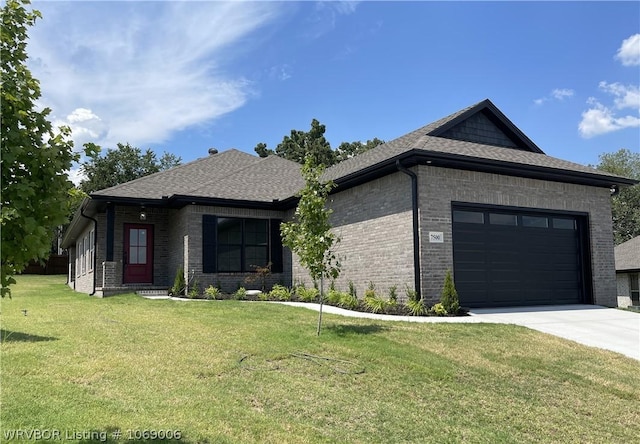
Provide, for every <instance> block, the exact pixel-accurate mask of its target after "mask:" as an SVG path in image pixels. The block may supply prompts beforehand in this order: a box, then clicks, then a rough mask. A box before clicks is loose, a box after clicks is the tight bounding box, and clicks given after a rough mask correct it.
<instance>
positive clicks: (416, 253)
mask: <svg viewBox="0 0 640 444" xmlns="http://www.w3.org/2000/svg"><path fill="white" fill-rule="evenodd" d="M396 168H398V171H400V172H402V173H404V174H406V175H408V176H409V177H411V206H412V211H413V274H414V277H415V283H414V285H415V290H416V294H417V295H418V300H421V299H422V295H421V291H420V288H421V284H420V275H421V269H420V223H419V220H418V176H417V175H416V173H414V172H413V171H411V170H408V169H407V168H405V167H404V166H402V164H401V163H400V159H397V160H396Z"/></svg>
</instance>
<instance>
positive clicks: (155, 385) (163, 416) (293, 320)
mask: <svg viewBox="0 0 640 444" xmlns="http://www.w3.org/2000/svg"><path fill="white" fill-rule="evenodd" d="M1 310H2V312H1V316H2V319H1V320H2V331H1V332H0V334H1V335H2V345H1V353H2V355H1V358H2V359H1V381H0V382H1V387H2V392H1V402H2V405H1V407H2V409H1V412H0V424H1V428H2V430H1V432H0V433H2V436H1V437H0V441H1V442H10V441H11V439H8V437H9V435H7V433H10V432H11V431H15V430H18V429H19V430H22V431H29V430H45V429H48V430H58V431H60V433H61V436H62V438H64V437H65V434H66V436H68V437H69V439H68V441H75V442H92V441H91V438H87V437H86V435H84V436H83V435H82V434H83V433H85V434H86V433H89V432H94V435H93V436H94V438H95V436H98V434H99V433H100V432H106V436H107V438H108V441H109V442H120V441H118V440H116V439H114V436H116V435H113V434H114V433H115V432H116V430H120V431H121V432H122V435H121V441H122V442H125V438H128V437H134V438H135V437H136V434H137V437H138V438H139V439H138V441H140V440H142V439H144V437H143V435H142V433H143V431H145V430H146V431H148V432H147V433H149V432H155V433H156V434H157V433H158V432H160V431H176V430H178V431H180V437H181V439H180V440H176V441H175V442H181V443H197V442H210V443H213V442H221V443H227V442H228V443H249V442H273V443H287V442H290V443H305V442H340V443H343V442H380V443H391V442H419V443H425V442H433V443H455V442H473V443H477V442H481V443H496V442H513V443H522V442H536V443H537V442H550V443H557V442H576V443H588V442H593V443H602V442H620V443H622V442H634V441H635V440H636V439H637V430H638V429H637V426H638V424H640V409H639V408H638V405H640V372H639V371H638V368H639V367H638V361H635V360H633V359H630V358H627V357H624V356H622V355H618V354H616V353H613V352H608V351H603V350H599V349H594V348H589V347H586V346H582V345H579V344H577V343H573V342H570V341H566V340H563V339H560V338H556V337H553V336H549V335H545V334H542V333H538V332H535V331H532V330H528V329H526V328H523V327H517V326H509V325H490V324H416V323H402V322H393V323H385V322H373V321H370V320H358V319H351V318H349V319H347V318H342V317H338V316H332V315H328V314H327V315H325V317H324V327H323V333H322V335H321V336H320V337H317V336H316V328H315V327H316V317H317V314H316V313H314V312H311V311H309V310H305V309H302V308H293V307H287V306H281V305H278V304H268V303H261V302H239V301H212V302H202V301H190V302H183V301H172V300H147V299H143V298H141V297H138V296H135V295H123V296H114V297H111V298H106V299H97V298H91V297H88V296H86V295H83V294H77V293H73V292H72V291H71V290H69V289H68V288H67V287H66V286H65V285H64V277H60V276H54V277H50V276H21V277H18V284H17V285H16V286H15V288H14V289H13V298H12V299H4V300H2V306H1ZM129 430H131V431H133V432H132V433H133V435H132V434H130V433H129V432H128V431H129ZM146 436H147V437H150V435H149V434H147V435H146ZM129 442H132V441H129Z"/></svg>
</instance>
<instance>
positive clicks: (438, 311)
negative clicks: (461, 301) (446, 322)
mask: <svg viewBox="0 0 640 444" xmlns="http://www.w3.org/2000/svg"><path fill="white" fill-rule="evenodd" d="M430 311H431V313H433V314H434V315H436V316H446V315H447V310H446V309H445V308H444V305H442V304H441V303H440V302H438V303H437V304H435V305H434V306H433V307H431V310H430Z"/></svg>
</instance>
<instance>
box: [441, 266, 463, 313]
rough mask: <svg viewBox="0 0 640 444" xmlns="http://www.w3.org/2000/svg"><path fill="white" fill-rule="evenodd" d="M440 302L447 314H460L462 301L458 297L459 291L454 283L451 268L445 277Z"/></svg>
mask: <svg viewBox="0 0 640 444" xmlns="http://www.w3.org/2000/svg"><path fill="white" fill-rule="evenodd" d="M440 303H441V304H442V306H443V307H444V309H445V310H446V312H447V314H452V315H454V314H458V311H460V301H459V299H458V292H457V291H456V287H455V285H454V283H453V278H452V277H451V270H447V274H446V276H445V277H444V287H443V288H442V296H441V297H440Z"/></svg>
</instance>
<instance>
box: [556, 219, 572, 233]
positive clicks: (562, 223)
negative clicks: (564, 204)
mask: <svg viewBox="0 0 640 444" xmlns="http://www.w3.org/2000/svg"><path fill="white" fill-rule="evenodd" d="M553 228H558V229H560V230H575V229H576V221H575V220H574V219H558V218H554V219H553Z"/></svg>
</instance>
